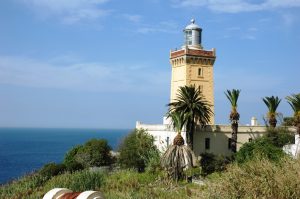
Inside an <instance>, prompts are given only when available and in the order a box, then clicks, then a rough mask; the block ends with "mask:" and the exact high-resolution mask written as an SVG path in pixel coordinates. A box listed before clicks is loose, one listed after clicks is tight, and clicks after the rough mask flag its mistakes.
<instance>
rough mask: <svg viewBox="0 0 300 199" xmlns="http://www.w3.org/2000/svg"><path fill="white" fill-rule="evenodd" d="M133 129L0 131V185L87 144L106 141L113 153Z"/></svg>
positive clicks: (24, 129) (8, 128)
mask: <svg viewBox="0 0 300 199" xmlns="http://www.w3.org/2000/svg"><path fill="white" fill-rule="evenodd" d="M131 130H132V129H105V128H103V129H101V128H99V129H98V128H10V127H6V128H4V127H3V128H0V184H4V183H7V182H9V181H11V180H14V179H18V178H20V177H22V176H24V175H26V174H29V173H32V172H34V171H36V170H38V169H40V168H41V167H42V166H43V165H44V164H46V163H50V162H55V163H60V162H62V161H63V158H64V155H65V153H66V152H67V151H68V150H70V149H71V148H72V147H74V146H76V145H79V144H84V143H85V142H86V141H88V140H90V139H93V138H96V139H106V140H107V141H108V144H109V145H110V146H111V147H112V149H113V150H116V149H117V147H118V145H119V144H120V143H121V141H122V139H123V138H124V137H125V136H126V135H127V134H128V133H129V132H130V131H131Z"/></svg>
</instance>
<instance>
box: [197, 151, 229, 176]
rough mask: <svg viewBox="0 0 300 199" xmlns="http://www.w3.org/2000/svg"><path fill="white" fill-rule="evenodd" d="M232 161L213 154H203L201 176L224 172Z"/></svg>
mask: <svg viewBox="0 0 300 199" xmlns="http://www.w3.org/2000/svg"><path fill="white" fill-rule="evenodd" d="M231 161H232V159H231V158H230V157H225V156H216V155H214V154H212V153H203V154H201V160H200V166H201V169H202V170H201V174H202V175H203V176H206V175H209V174H211V173H214V172H221V171H224V170H225V168H226V165H227V164H229V163H230V162H231Z"/></svg>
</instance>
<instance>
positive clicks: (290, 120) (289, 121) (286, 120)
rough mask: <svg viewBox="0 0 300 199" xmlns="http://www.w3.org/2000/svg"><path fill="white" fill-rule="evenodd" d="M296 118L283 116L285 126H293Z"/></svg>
mask: <svg viewBox="0 0 300 199" xmlns="http://www.w3.org/2000/svg"><path fill="white" fill-rule="evenodd" d="M293 121H294V118H293V117H284V118H283V123H282V125H283V126H293V125H294V122H293Z"/></svg>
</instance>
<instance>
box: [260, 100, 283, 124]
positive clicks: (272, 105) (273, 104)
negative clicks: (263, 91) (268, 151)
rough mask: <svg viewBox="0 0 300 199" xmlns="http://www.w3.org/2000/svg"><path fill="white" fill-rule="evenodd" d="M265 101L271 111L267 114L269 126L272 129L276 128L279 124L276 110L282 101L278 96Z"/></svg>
mask: <svg viewBox="0 0 300 199" xmlns="http://www.w3.org/2000/svg"><path fill="white" fill-rule="evenodd" d="M263 101H264V103H265V104H266V106H267V107H268V109H269V112H268V113H267V119H268V120H269V125H270V126H271V127H272V128H275V127H276V124H277V120H276V116H277V115H278V113H277V112H276V110H277V108H278V106H279V103H280V102H281V99H279V98H278V97H277V96H276V97H274V96H271V97H265V98H263Z"/></svg>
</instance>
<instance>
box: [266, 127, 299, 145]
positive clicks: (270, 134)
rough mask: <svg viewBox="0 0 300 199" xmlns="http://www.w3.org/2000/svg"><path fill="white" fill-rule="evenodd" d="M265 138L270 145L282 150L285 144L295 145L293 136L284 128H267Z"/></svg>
mask: <svg viewBox="0 0 300 199" xmlns="http://www.w3.org/2000/svg"><path fill="white" fill-rule="evenodd" d="M267 138H268V139H270V141H271V143H272V144H273V145H274V146H276V147H279V148H282V147H283V146H284V145H286V144H292V143H295V136H294V134H293V133H292V132H290V131H289V130H288V129H287V128H285V127H278V128H275V129H274V128H268V129H267Z"/></svg>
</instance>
